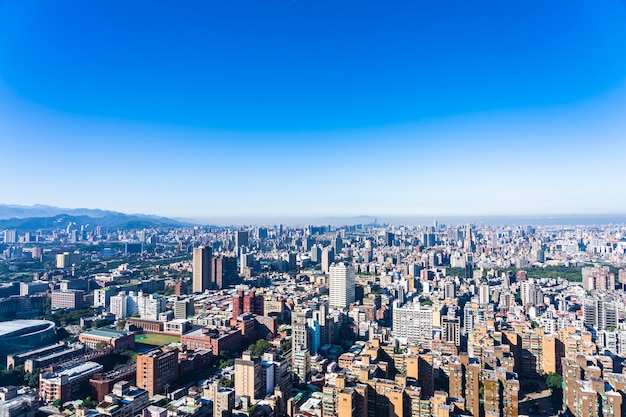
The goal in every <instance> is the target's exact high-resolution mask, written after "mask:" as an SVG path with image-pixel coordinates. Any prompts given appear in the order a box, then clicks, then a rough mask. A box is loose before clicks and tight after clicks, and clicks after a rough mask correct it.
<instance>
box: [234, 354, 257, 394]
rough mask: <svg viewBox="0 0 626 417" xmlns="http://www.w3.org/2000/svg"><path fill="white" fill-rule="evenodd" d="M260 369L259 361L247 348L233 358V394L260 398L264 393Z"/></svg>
mask: <svg viewBox="0 0 626 417" xmlns="http://www.w3.org/2000/svg"><path fill="white" fill-rule="evenodd" d="M261 370H262V366H261V361H260V360H259V358H254V357H253V356H252V352H250V351H248V350H247V351H245V352H243V353H242V354H241V358H240V359H235V395H237V396H239V397H241V396H247V397H249V398H250V400H254V399H257V398H261V396H262V395H263V394H264V393H263V380H262V377H261Z"/></svg>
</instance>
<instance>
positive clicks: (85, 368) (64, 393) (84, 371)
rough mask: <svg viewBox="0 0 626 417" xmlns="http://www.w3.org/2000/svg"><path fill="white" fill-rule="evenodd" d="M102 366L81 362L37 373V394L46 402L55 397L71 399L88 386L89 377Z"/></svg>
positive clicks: (64, 399)
mask: <svg viewBox="0 0 626 417" xmlns="http://www.w3.org/2000/svg"><path fill="white" fill-rule="evenodd" d="M102 368H103V367H102V365H100V364H99V363H96V362H83V363H80V364H78V365H74V366H71V367H69V368H64V369H60V370H56V371H54V372H43V373H42V374H40V375H39V395H40V396H41V399H42V400H44V401H46V402H48V403H50V402H52V401H54V400H57V399H59V400H61V401H63V402H64V401H67V400H69V399H73V398H75V397H76V395H77V393H78V392H80V391H81V389H83V388H85V387H87V386H88V384H87V383H88V381H89V378H90V377H91V376H92V375H94V374H96V373H98V372H101V371H102Z"/></svg>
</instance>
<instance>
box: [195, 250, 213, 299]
mask: <svg viewBox="0 0 626 417" xmlns="http://www.w3.org/2000/svg"><path fill="white" fill-rule="evenodd" d="M212 255H213V253H212V250H211V248H210V247H208V246H198V247H197V248H193V292H204V291H205V290H208V289H209V288H210V286H211V275H212V274H211V269H212V268H211V266H212V265H211V264H212Z"/></svg>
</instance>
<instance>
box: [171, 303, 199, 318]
mask: <svg viewBox="0 0 626 417" xmlns="http://www.w3.org/2000/svg"><path fill="white" fill-rule="evenodd" d="M173 310H174V318H175V319H177V320H180V319H186V318H187V317H189V316H193V315H194V313H195V308H194V305H193V299H191V298H188V299H185V300H175V301H174V308H173Z"/></svg>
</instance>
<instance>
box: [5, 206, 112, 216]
mask: <svg viewBox="0 0 626 417" xmlns="http://www.w3.org/2000/svg"><path fill="white" fill-rule="evenodd" d="M59 214H66V215H71V216H89V217H103V216H106V215H109V214H123V213H118V212H115V211H109V210H99V209H87V208H77V209H71V208H62V207H54V206H46V205H42V204H35V205H34V206H20V205H16V204H0V219H13V218H17V219H27V218H29V217H52V216H57V215H59Z"/></svg>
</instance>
